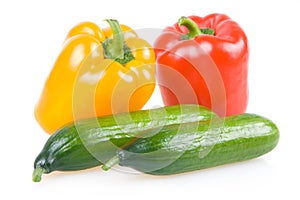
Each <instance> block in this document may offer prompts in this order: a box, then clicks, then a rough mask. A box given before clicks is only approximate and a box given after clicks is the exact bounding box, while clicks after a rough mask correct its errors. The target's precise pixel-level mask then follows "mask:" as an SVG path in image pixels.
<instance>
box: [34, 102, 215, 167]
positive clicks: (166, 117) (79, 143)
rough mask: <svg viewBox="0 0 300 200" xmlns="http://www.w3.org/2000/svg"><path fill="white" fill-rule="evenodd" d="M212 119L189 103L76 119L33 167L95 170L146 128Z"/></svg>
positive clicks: (54, 137) (47, 146) (206, 111)
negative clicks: (94, 168)
mask: <svg viewBox="0 0 300 200" xmlns="http://www.w3.org/2000/svg"><path fill="white" fill-rule="evenodd" d="M215 117H217V115H216V114H214V113H213V112H211V111H210V110H209V109H207V108H205V107H202V106H199V105H192V104H191V105H177V106H168V107H163V108H156V109H151V110H141V111H136V112H131V113H122V114H116V115H113V116H103V117H98V118H91V119H85V120H80V121H78V122H76V123H72V124H69V125H66V126H65V127H63V128H62V129H60V130H58V131H57V132H55V133H54V134H53V135H51V136H50V138H49V139H48V141H47V142H46V144H45V145H44V147H43V149H42V151H41V152H40V154H39V155H38V156H37V158H36V160H35V162H34V168H35V169H36V168H42V169H43V170H44V173H50V172H52V171H56V170H59V171H69V170H82V169H87V168H91V167H95V166H98V165H101V164H102V162H101V161H102V160H103V162H104V161H106V160H107V159H110V158H111V157H113V156H115V152H116V148H117V147H121V146H123V145H125V144H127V143H128V142H129V141H130V140H132V138H134V137H135V136H137V135H138V134H140V133H141V132H143V131H145V130H147V129H151V128H155V127H161V126H165V125H169V124H176V123H185V122H193V121H201V120H210V119H211V118H215ZM97 154H99V155H97Z"/></svg>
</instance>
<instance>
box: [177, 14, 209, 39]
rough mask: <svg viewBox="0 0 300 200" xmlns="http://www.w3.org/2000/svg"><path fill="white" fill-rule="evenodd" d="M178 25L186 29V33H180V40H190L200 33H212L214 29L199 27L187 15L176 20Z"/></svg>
mask: <svg viewBox="0 0 300 200" xmlns="http://www.w3.org/2000/svg"><path fill="white" fill-rule="evenodd" d="M178 25H180V26H185V27H186V28H187V29H188V31H189V32H188V33H187V34H184V35H182V38H181V39H182V40H191V39H193V38H195V37H196V36H198V35H202V34H208V35H214V30H213V29H210V28H204V29H201V28H199V27H198V25H197V24H196V23H195V22H194V21H193V20H192V19H190V18H188V17H181V18H180V19H179V20H178Z"/></svg>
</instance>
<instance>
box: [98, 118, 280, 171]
mask: <svg viewBox="0 0 300 200" xmlns="http://www.w3.org/2000/svg"><path fill="white" fill-rule="evenodd" d="M153 133H155V134H153ZM278 140H279V130H278V128H277V127H276V125H275V124H274V123H273V122H272V121H270V120H268V119H266V118H264V117H261V116H258V115H254V114H247V113H246V114H241V115H236V116H230V117H225V118H215V119H212V121H210V122H207V121H206V122H200V123H185V124H181V125H179V124H174V125H168V126H165V127H163V129H161V130H159V131H156V130H155V129H154V130H149V131H147V132H145V133H144V136H143V138H141V137H140V138H136V140H135V141H134V142H132V143H131V144H130V145H128V146H126V147H125V148H124V149H121V150H118V152H117V156H115V157H114V158H112V159H111V160H109V161H108V162H107V163H105V164H104V165H103V166H102V168H103V169H104V170H108V169H109V168H111V167H112V166H113V165H115V164H117V163H119V165H121V166H127V167H131V168H133V169H136V170H138V171H141V172H144V173H148V174H153V175H169V174H177V173H183V172H189V171H193V170H200V169H204V168H209V167H214V166H218V165H222V164H226V163H233V162H238V161H243V160H248V159H252V158H256V157H258V156H261V155H263V154H265V153H267V152H269V151H271V150H272V149H273V148H274V147H275V146H276V145H277V143H278Z"/></svg>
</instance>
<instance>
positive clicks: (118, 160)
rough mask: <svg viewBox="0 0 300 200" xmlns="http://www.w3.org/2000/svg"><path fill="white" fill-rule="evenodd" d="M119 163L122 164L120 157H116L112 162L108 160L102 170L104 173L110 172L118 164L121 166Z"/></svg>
mask: <svg viewBox="0 0 300 200" xmlns="http://www.w3.org/2000/svg"><path fill="white" fill-rule="evenodd" d="M119 162H120V159H119V157H118V156H114V157H112V158H111V159H110V160H108V161H107V162H106V163H104V164H103V165H102V169H103V170H104V171H108V170H109V169H111V168H112V167H113V166H115V165H116V164H119Z"/></svg>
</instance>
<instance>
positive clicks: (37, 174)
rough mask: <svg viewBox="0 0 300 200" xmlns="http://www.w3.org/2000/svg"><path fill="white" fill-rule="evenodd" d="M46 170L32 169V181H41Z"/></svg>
mask: <svg viewBox="0 0 300 200" xmlns="http://www.w3.org/2000/svg"><path fill="white" fill-rule="evenodd" d="M46 172H47V170H46V169H44V168H42V167H37V168H35V169H34V171H33V173H32V181H33V182H40V181H41V180H42V175H43V174H44V173H46Z"/></svg>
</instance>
